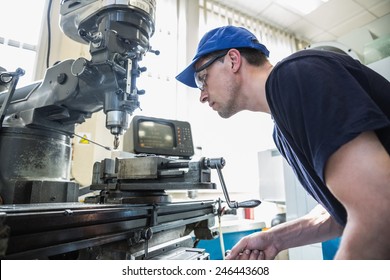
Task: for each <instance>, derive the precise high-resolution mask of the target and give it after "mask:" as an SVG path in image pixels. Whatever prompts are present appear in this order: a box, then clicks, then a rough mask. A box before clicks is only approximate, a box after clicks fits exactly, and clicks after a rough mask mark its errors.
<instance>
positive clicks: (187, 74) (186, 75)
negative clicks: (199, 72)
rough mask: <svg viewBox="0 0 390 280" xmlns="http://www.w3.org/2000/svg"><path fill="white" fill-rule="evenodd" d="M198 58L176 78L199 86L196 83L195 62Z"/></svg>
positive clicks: (188, 84) (189, 84) (191, 85)
mask: <svg viewBox="0 0 390 280" xmlns="http://www.w3.org/2000/svg"><path fill="white" fill-rule="evenodd" d="M197 60H198V59H195V60H193V61H192V62H191V64H190V65H188V66H187V68H186V69H184V70H183V71H182V72H181V73H180V74H179V75H177V76H176V80H178V81H179V82H182V83H183V84H185V85H187V86H189V87H192V88H197V86H196V83H195V76H194V75H195V67H194V65H195V63H196V62H197Z"/></svg>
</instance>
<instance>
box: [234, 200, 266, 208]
mask: <svg viewBox="0 0 390 280" xmlns="http://www.w3.org/2000/svg"><path fill="white" fill-rule="evenodd" d="M260 204H261V201H260V200H257V199H252V200H247V201H242V202H238V204H237V206H238V207H239V208H255V207H257V206H259V205H260Z"/></svg>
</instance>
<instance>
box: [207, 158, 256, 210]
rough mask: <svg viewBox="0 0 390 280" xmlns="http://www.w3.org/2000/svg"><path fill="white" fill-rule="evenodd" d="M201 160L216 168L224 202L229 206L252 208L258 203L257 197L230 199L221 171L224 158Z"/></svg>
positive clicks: (233, 207)
mask: <svg viewBox="0 0 390 280" xmlns="http://www.w3.org/2000/svg"><path fill="white" fill-rule="evenodd" d="M203 162H204V165H205V166H206V167H208V168H211V169H216V170H217V173H218V177H219V181H220V182H221V187H222V191H223V194H224V196H225V199H226V203H227V204H228V206H229V207H230V208H232V209H236V208H254V207H256V206H258V205H260V203H261V201H260V200H257V199H252V200H247V201H243V202H237V201H230V198H229V193H228V191H227V188H226V184H225V180H224V178H223V175H222V171H221V169H222V168H223V167H224V166H225V163H226V161H225V159H224V158H212V159H210V158H205V159H204V161H203Z"/></svg>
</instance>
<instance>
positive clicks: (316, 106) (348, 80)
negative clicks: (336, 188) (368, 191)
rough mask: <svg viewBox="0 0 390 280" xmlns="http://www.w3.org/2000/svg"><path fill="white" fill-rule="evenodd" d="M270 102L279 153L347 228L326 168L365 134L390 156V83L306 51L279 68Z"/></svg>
mask: <svg viewBox="0 0 390 280" xmlns="http://www.w3.org/2000/svg"><path fill="white" fill-rule="evenodd" d="M266 96H267V101H268V103H269V106H270V109H271V114H272V117H273V119H274V122H275V128H274V135H273V137H274V140H275V143H276V146H277V147H278V149H279V151H280V152H281V154H282V155H283V156H284V157H285V158H286V160H287V161H288V163H289V164H290V165H291V167H292V168H293V170H294V172H295V174H296V175H297V177H298V179H299V181H300V182H301V184H302V185H303V186H304V188H305V189H306V190H307V191H308V193H309V194H310V195H312V196H313V198H314V199H315V200H316V201H317V202H319V203H320V204H322V205H323V206H324V207H325V209H327V210H328V212H329V213H330V214H331V215H332V216H333V217H334V218H335V219H336V221H337V222H338V223H340V224H341V225H345V223H346V220H347V214H346V210H345V208H344V207H343V206H342V205H341V203H340V202H339V201H338V200H337V199H336V198H335V197H334V196H333V195H332V194H331V192H330V191H329V189H328V188H327V187H326V185H325V178H324V168H325V164H326V162H327V160H328V158H329V157H330V156H331V155H332V154H333V153H334V152H335V151H336V150H337V149H338V148H340V147H341V146H342V145H343V144H345V143H347V142H349V141H350V140H352V139H353V138H355V137H356V136H358V135H359V134H360V133H362V132H364V131H375V132H376V133H377V135H378V137H379V139H380V141H381V142H382V144H383V145H384V146H385V148H386V150H387V151H388V152H389V154H390V83H389V82H388V81H387V80H386V79H385V78H383V77H382V76H380V75H378V74H377V73H376V72H374V71H373V70H371V69H369V68H368V67H366V66H364V65H362V64H361V63H360V62H359V61H357V60H354V59H353V58H351V57H350V56H348V55H342V54H338V53H335V52H329V51H321V50H304V51H300V52H297V53H295V54H293V55H291V56H289V57H288V58H286V59H284V60H283V61H281V62H279V63H278V64H277V65H276V66H275V67H274V69H273V70H272V72H271V74H270V76H269V78H268V80H267V83H266ZM362 203H363V202H362Z"/></svg>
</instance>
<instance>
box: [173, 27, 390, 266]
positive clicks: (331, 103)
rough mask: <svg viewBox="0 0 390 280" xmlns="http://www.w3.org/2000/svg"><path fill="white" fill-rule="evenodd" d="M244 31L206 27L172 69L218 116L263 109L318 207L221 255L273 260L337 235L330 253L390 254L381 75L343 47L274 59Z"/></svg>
mask: <svg viewBox="0 0 390 280" xmlns="http://www.w3.org/2000/svg"><path fill="white" fill-rule="evenodd" d="M268 55H269V51H268V50H267V48H266V47H265V46H264V45H262V44H261V43H260V42H259V41H258V40H257V39H256V37H255V36H254V35H253V34H252V33H251V32H250V31H248V30H246V29H244V28H241V27H234V26H224V27H220V28H216V29H213V30H211V31H209V32H208V33H206V34H205V35H204V36H203V38H202V39H201V41H200V42H199V45H198V50H197V53H196V55H195V57H194V59H193V61H192V62H191V64H190V65H189V66H188V67H187V68H186V69H184V71H182V72H181V73H180V74H179V75H178V76H177V77H176V78H177V80H179V81H180V82H182V83H184V84H186V85H188V86H190V87H194V88H196V87H197V88H199V89H200V90H201V95H200V101H201V102H203V103H206V102H207V103H208V104H209V105H210V106H211V107H212V108H213V109H214V110H215V111H217V112H218V114H219V115H220V116H221V117H223V118H228V117H230V116H232V115H234V114H236V113H238V112H240V111H243V110H250V111H257V112H265V113H269V114H271V115H272V118H273V120H274V124H275V127H274V134H273V137H274V141H275V144H276V146H277V147H278V149H279V151H280V152H281V154H282V155H283V156H284V157H285V158H286V160H287V161H288V163H289V164H290V165H291V167H292V168H293V170H294V172H295V174H296V176H297V177H298V179H299V181H300V182H301V183H302V185H303V186H304V188H305V189H306V190H307V191H308V193H309V194H311V195H312V196H313V197H314V199H316V200H317V201H318V202H319V204H320V205H321V206H322V208H321V209H319V210H318V209H317V210H316V211H312V212H311V213H310V214H308V215H306V216H304V217H301V218H299V219H297V220H294V221H288V222H286V223H282V224H279V225H277V226H275V227H272V228H271V229H270V230H268V231H265V232H260V233H255V234H252V235H249V236H246V237H244V238H243V239H242V240H240V241H239V242H238V243H237V244H236V245H235V246H234V247H233V248H232V250H231V252H230V254H229V255H228V256H227V259H274V258H275V256H276V255H277V254H278V253H279V252H280V251H282V250H285V249H288V248H292V247H297V246H303V245H307V244H311V243H317V242H321V241H325V240H329V239H332V238H335V237H338V236H341V235H342V241H341V244H340V247H339V249H338V252H337V254H336V256H335V258H336V259H390V238H389V236H390V215H387V214H386V213H387V212H388V207H389V203H390V156H389V154H390V83H389V82H388V81H387V80H386V79H385V78H383V77H382V76H380V75H379V74H377V73H376V72H374V71H372V70H371V69H369V68H367V67H365V66H364V65H362V64H360V62H358V61H356V60H354V59H352V58H351V57H350V56H348V55H344V54H338V53H335V52H330V51H323V50H304V51H300V52H297V53H295V54H293V55H291V56H289V57H287V58H286V59H284V60H283V61H281V62H279V63H278V64H277V65H276V66H275V67H274V66H273V65H271V64H270V62H269V61H268V59H267V57H268Z"/></svg>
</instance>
